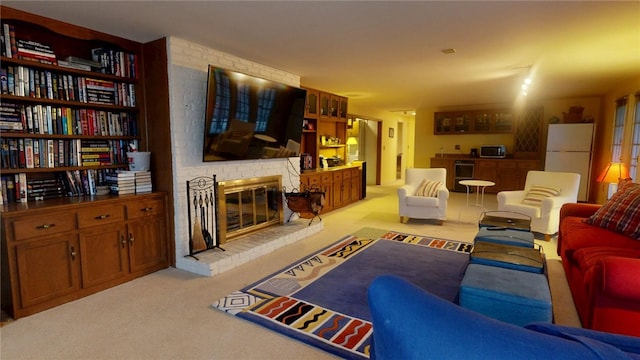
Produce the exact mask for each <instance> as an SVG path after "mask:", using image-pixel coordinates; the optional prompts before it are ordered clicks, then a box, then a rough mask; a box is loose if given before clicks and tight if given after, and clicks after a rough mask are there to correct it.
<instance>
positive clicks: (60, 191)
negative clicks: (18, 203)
mask: <svg viewBox="0 0 640 360" xmlns="http://www.w3.org/2000/svg"><path fill="white" fill-rule="evenodd" d="M26 186H27V200H28V201H35V200H46V199H52V198H60V197H64V196H65V193H66V190H65V185H64V183H63V182H62V179H60V178H57V179H29V180H27V185H26Z"/></svg>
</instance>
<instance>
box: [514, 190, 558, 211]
mask: <svg viewBox="0 0 640 360" xmlns="http://www.w3.org/2000/svg"><path fill="white" fill-rule="evenodd" d="M559 193H560V189H558V188H554V187H550V186H542V185H533V186H532V187H531V189H529V192H528V193H527V194H526V195H525V196H524V199H523V200H522V203H523V204H527V205H532V206H542V200H543V199H545V198H548V197H551V196H556V195H558V194H559Z"/></svg>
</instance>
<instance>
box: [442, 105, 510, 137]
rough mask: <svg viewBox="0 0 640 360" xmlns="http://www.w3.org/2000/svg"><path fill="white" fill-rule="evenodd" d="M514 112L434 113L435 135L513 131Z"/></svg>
mask: <svg viewBox="0 0 640 360" xmlns="http://www.w3.org/2000/svg"><path fill="white" fill-rule="evenodd" d="M513 118H514V117H513V114H512V113H511V111H509V110H503V109H493V110H491V109H490V110H470V111H443V112H436V113H435V114H434V129H433V133H434V134H435V135H448V134H449V135H450V134H492V133H510V132H513V128H514V126H513V125H514V121H513Z"/></svg>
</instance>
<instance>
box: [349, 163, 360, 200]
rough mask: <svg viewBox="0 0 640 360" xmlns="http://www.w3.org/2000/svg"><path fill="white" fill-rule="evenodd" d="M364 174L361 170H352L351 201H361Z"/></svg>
mask: <svg viewBox="0 0 640 360" xmlns="http://www.w3.org/2000/svg"><path fill="white" fill-rule="evenodd" d="M361 183H362V173H361V172H360V170H359V169H351V201H358V200H360V186H361Z"/></svg>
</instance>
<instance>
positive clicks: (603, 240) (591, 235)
mask: <svg viewBox="0 0 640 360" xmlns="http://www.w3.org/2000/svg"><path fill="white" fill-rule="evenodd" d="M582 220H584V218H580V217H574V216H567V217H565V218H564V219H563V220H562V222H561V223H560V232H561V233H562V235H563V237H562V244H561V245H560V246H561V249H559V250H560V255H561V256H564V257H566V258H567V259H572V260H574V261H576V259H574V252H575V251H577V250H579V249H582V248H587V247H594V246H600V247H611V248H622V249H624V250H629V249H640V241H635V240H633V239H632V238H630V237H628V236H626V235H623V234H621V233H618V232H615V231H611V230H607V229H603V228H599V227H595V226H593V225H589V224H585V223H584V222H583V221H582Z"/></svg>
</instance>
